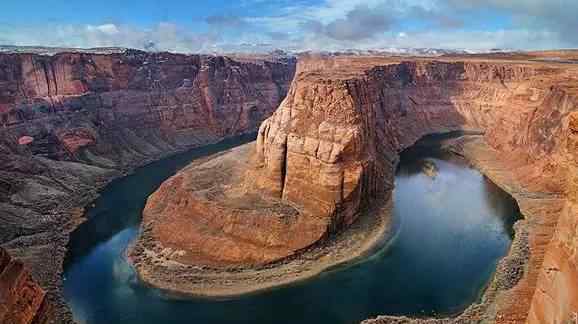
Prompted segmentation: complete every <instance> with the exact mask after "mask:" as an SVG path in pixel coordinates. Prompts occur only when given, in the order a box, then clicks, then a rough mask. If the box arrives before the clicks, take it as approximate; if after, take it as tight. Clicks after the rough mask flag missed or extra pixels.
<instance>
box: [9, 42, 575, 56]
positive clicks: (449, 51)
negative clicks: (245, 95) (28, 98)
mask: <svg viewBox="0 0 578 324" xmlns="http://www.w3.org/2000/svg"><path fill="white" fill-rule="evenodd" d="M10 48H14V49H15V51H18V50H21V51H22V52H25V53H26V50H30V52H31V53H33V52H34V51H33V50H35V49H36V50H54V51H53V54H54V53H63V52H66V51H67V50H72V51H95V52H96V51H105V50H110V51H114V50H117V51H119V52H121V51H122V50H135V51H142V52H149V53H171V54H191V55H194V54H272V53H275V52H282V53H285V54H287V55H298V54H305V53H314V54H325V53H327V54H331V53H348V52H352V53H353V52H359V53H363V52H366V53H371V52H377V53H383V54H400V55H401V54H406V55H414V54H419V53H416V51H420V50H422V51H427V50H430V51H444V52H447V53H442V54H464V55H465V54H472V55H475V54H491V53H531V52H556V51H578V47H576V48H570V47H567V48H547V49H508V48H492V49H487V50H468V49H465V48H431V47H383V48H368V49H356V48H343V49H340V50H333V51H328V50H307V49H303V50H293V51H292V50H287V49H283V48H272V49H268V50H263V51H259V50H254V51H242V50H239V51H218V50H215V51H212V52H200V51H197V52H194V51H191V52H180V51H171V50H152V49H142V48H134V47H124V46H99V47H67V46H46V45H12V44H0V53H3V52H10V51H8V49H10ZM395 50H398V51H395ZM401 50H407V52H399V51H401ZM412 51H413V52H412Z"/></svg>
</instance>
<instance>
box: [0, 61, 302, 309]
mask: <svg viewBox="0 0 578 324" xmlns="http://www.w3.org/2000/svg"><path fill="white" fill-rule="evenodd" d="M294 71H295V61H294V59H293V58H284V57H267V58H259V59H257V58H245V59H241V58H238V59H231V58H227V57H219V56H201V55H180V54H169V53H146V52H140V51H134V50H127V51H125V52H119V53H111V54H90V53H62V54H56V55H54V56H41V55H34V54H1V55H0V209H1V210H2V211H3V212H2V213H0V223H1V224H2V226H1V229H0V244H2V245H4V246H6V247H8V248H9V249H10V250H11V251H15V253H16V254H15V256H16V257H18V259H20V260H23V261H24V262H25V263H26V264H27V265H29V266H30V269H31V271H32V272H33V273H34V275H35V277H36V278H38V279H39V281H40V284H41V286H42V287H44V288H47V290H48V291H49V297H50V298H53V297H54V296H56V295H55V294H52V293H53V292H56V291H57V290H58V289H59V287H60V278H59V273H60V271H61V267H62V266H61V262H62V259H63V257H64V254H65V251H66V250H65V245H66V243H67V241H68V239H67V235H68V234H67V233H68V231H69V230H72V229H73V228H74V227H75V226H76V224H78V222H79V221H80V218H81V216H82V210H81V208H82V207H84V206H85V205H87V204H88V203H89V202H90V201H91V200H92V199H94V198H95V197H96V194H97V190H98V189H99V188H100V187H101V186H102V185H103V184H104V183H105V182H107V181H109V180H110V179H112V178H113V177H117V176H120V175H122V173H124V172H125V171H127V170H130V169H131V168H134V167H136V166H139V165H142V164H144V163H147V162H149V161H152V160H156V159H158V158H160V157H163V156H166V155H168V154H170V153H174V152H177V151H180V150H183V149H186V148H190V147H194V146H199V145H204V144H209V143H212V142H216V141H218V140H220V139H223V138H225V137H228V136H234V135H237V134H241V133H246V132H253V131H256V130H257V128H258V126H259V125H260V123H261V122H262V121H263V120H264V119H265V118H267V117H268V116H270V114H271V113H272V112H273V111H274V110H275V108H276V107H277V105H278V104H279V102H280V101H281V100H282V99H283V98H284V96H285V94H286V92H287V89H288V87H289V83H290V81H291V79H292V78H293V74H294ZM62 309H63V308H59V310H62Z"/></svg>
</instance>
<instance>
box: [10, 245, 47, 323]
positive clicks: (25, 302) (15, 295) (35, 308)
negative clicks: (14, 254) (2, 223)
mask: <svg viewBox="0 0 578 324" xmlns="http://www.w3.org/2000/svg"><path fill="white" fill-rule="evenodd" d="M0 300H1V301H2V303H0V323H5V324H44V323H49V319H50V317H51V313H50V307H49V304H48V301H47V298H46V293H45V292H44V290H42V288H40V286H38V284H37V283H36V282H34V280H33V279H32V277H31V275H30V273H29V272H28V270H27V269H26V268H25V267H24V265H23V264H22V262H19V261H16V260H14V259H12V258H11V257H10V256H9V255H8V253H7V252H6V250H4V249H2V248H0Z"/></svg>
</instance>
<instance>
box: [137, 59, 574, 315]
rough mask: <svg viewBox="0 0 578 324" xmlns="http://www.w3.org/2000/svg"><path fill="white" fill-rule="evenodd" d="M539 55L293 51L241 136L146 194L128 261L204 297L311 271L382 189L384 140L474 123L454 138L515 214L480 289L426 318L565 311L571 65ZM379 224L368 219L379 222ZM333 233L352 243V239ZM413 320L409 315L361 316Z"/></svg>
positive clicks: (389, 155)
mask: <svg viewBox="0 0 578 324" xmlns="http://www.w3.org/2000/svg"><path fill="white" fill-rule="evenodd" d="M566 54H572V53H566ZM541 55H542V56H541ZM548 55H549V54H548V53H535V54H527V55H516V54H511V55H504V54H499V55H486V56H484V55H478V56H475V55H474V56H463V57H441V58H436V59H431V58H414V59H412V60H407V59H404V58H384V57H340V56H330V57H316V56H310V57H300V59H299V63H298V67H297V72H296V76H295V79H294V80H293V83H292V85H291V88H290V90H289V93H288V95H287V97H286V98H285V100H284V101H283V103H282V104H281V106H280V107H279V109H277V111H276V112H275V113H274V114H273V115H272V116H271V117H270V118H268V119H267V120H266V121H265V122H264V123H263V124H262V125H261V128H260V130H259V133H258V138H257V142H256V143H255V144H253V145H252V146H246V147H242V148H239V149H234V150H232V151H230V152H227V153H224V154H219V155H218V156H217V157H214V158H212V159H211V158H209V159H204V160H203V161H201V162H194V163H193V164H192V165H190V166H189V167H188V168H186V169H185V170H183V171H182V172H180V173H179V174H177V175H176V176H174V177H172V178H170V179H169V180H168V181H167V182H165V183H164V184H163V185H162V186H161V188H160V189H159V190H158V191H157V192H156V193H155V194H153V195H152V196H151V197H150V198H149V201H148V203H147V206H146V208H145V211H144V220H143V230H142V233H141V236H140V239H139V241H138V242H137V245H136V248H135V249H133V250H132V252H131V254H132V257H133V259H134V260H133V261H134V263H135V266H136V270H137V272H138V273H139V275H140V277H141V279H143V280H144V281H145V282H147V283H149V284H150V285H152V286H155V287H160V288H163V289H166V290H168V291H172V292H176V293H184V294H187V293H191V294H198V293H199V291H201V294H203V295H217V296H220V295H229V294H231V295H235V294H238V293H243V292H247V291H252V290H257V289H263V288H266V287H270V286H274V285H278V284H279V283H284V282H286V279H287V277H290V278H291V280H296V279H303V278H307V277H309V276H312V275H315V274H317V273H319V272H320V271H321V270H320V269H319V268H317V267H315V266H312V265H311V264H312V263H313V264H315V263H316V262H318V260H315V258H313V260H312V258H311V257H309V256H307V254H308V253H309V252H310V250H316V249H317V248H318V246H319V245H324V244H325V245H329V246H331V241H332V237H333V236H334V235H338V234H339V233H343V232H346V231H347V229H348V228H349V227H350V226H351V225H352V224H354V223H355V222H356V221H361V218H363V216H364V214H369V215H373V216H365V217H377V216H375V215H376V214H375V213H371V212H370V209H371V208H372V207H373V208H375V207H376V206H381V205H384V203H383V202H387V201H388V199H387V197H388V194H390V192H391V190H392V189H393V183H392V179H393V174H394V170H395V166H396V165H397V163H398V154H399V152H401V151H402V150H403V149H405V148H407V147H409V146H411V145H412V144H413V143H414V142H415V141H417V140H418V139H419V138H421V137H422V136H424V135H426V134H430V133H440V132H447V131H452V130H462V131H469V132H473V133H483V136H479V135H478V136H465V137H464V138H463V139H462V140H461V141H457V142H456V143H454V144H453V145H454V147H453V150H454V151H455V152H457V153H459V154H461V155H463V156H465V157H466V158H467V159H468V160H469V161H470V162H471V163H472V164H473V165H475V166H476V167H477V168H478V169H480V170H481V171H482V172H483V173H484V174H485V175H486V176H488V177H489V178H490V179H492V180H493V181H494V182H495V183H496V184H498V185H499V186H500V187H502V188H503V189H505V190H506V191H507V192H509V193H510V194H511V195H512V196H513V197H514V198H515V199H516V200H517V201H518V204H519V205H520V209H521V211H522V214H523V215H524V220H522V221H520V222H519V223H518V224H517V225H516V230H517V232H516V233H517V235H516V239H515V241H514V243H513V246H512V248H511V251H510V254H509V255H508V256H506V258H504V259H503V260H502V262H501V263H500V265H499V266H498V270H497V272H496V274H495V276H494V279H493V281H492V282H491V284H490V286H489V287H488V289H487V290H486V293H485V294H484V296H483V298H482V301H481V302H480V303H479V304H476V305H472V306H471V307H470V308H468V309H467V310H466V311H465V312H464V313H463V314H462V315H461V316H458V317H456V318H453V319H439V320H434V319H432V320H426V322H427V321H431V322H458V323H459V322H472V321H474V322H475V321H491V322H497V323H522V322H525V321H528V322H530V323H563V322H565V321H566V322H568V321H571V320H573V316H574V314H575V312H576V309H577V308H576V301H577V300H576V298H575V296H574V294H575V293H576V292H575V291H574V288H573V287H575V286H576V285H575V280H576V276H575V274H576V272H575V269H576V253H575V231H576V216H575V215H576V214H574V213H573V212H572V210H573V208H574V207H573V200H574V199H573V198H572V195H573V192H574V191H573V190H574V189H573V186H575V183H574V182H575V179H574V176H573V174H574V173H575V171H576V170H575V168H574V165H575V162H574V157H573V155H574V150H575V143H574V136H575V130H574V128H573V127H574V126H573V125H574V123H575V116H576V94H577V92H576V89H577V88H576V84H577V83H576V82H577V78H578V69H577V67H576V66H575V65H573V64H567V62H562V61H560V62H556V59H555V60H546V59H544V56H545V57H548ZM209 179H211V181H209ZM385 205H387V203H385ZM384 208H385V209H387V207H386V206H385V207H384ZM378 223H379V225H380V226H382V227H383V228H382V230H381V231H376V232H373V233H372V234H378V235H384V233H388V232H389V228H388V226H389V224H388V223H387V221H382V222H378ZM182 228H186V230H185V231H180V232H179V229H182ZM370 237H371V235H367V237H366V238H365V239H366V240H367V241H366V242H367V243H368V244H366V245H362V246H363V247H364V248H367V247H369V246H371V244H370ZM335 248H336V249H337V246H335ZM340 248H345V249H346V251H352V253H350V254H351V257H355V256H358V255H359V254H360V251H359V249H362V247H361V246H359V245H356V246H354V247H353V248H352V250H347V249H348V248H350V247H348V246H346V247H343V246H340ZM346 254H347V253H346ZM322 255H323V254H322ZM323 256H324V257H325V256H326V255H323ZM324 257H319V259H324ZM296 260H297V261H296ZM347 260H350V259H348V258H341V259H339V258H336V259H332V260H331V261H330V262H326V263H325V264H323V265H322V266H321V268H329V267H331V266H333V265H335V264H336V263H340V262H345V261H347ZM324 262H325V261H324ZM322 263H323V262H322ZM197 266H200V268H201V270H200V271H199V270H198V269H194V268H196V267H197ZM272 268H273V269H275V268H278V269H279V271H277V272H275V270H272ZM271 272H273V274H271ZM207 273H209V275H207ZM223 277H224V278H226V280H219V279H218V278H223ZM251 277H257V278H259V279H257V280H255V281H256V283H255V282H253V281H252V280H253V279H251ZM216 278H217V279H216ZM289 281H290V280H289ZM245 282H251V285H250V286H251V287H246V284H244V283H245ZM267 282H269V283H267ZM238 286H240V287H241V288H239V287H238ZM207 287H209V288H207ZM413 321H416V322H420V321H421V320H412V319H400V318H389V317H379V318H378V319H375V320H368V321H367V323H389V322H413Z"/></svg>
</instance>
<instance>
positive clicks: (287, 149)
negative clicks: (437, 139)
mask: <svg viewBox="0 0 578 324" xmlns="http://www.w3.org/2000/svg"><path fill="white" fill-rule="evenodd" d="M311 60H312V59H310V60H304V61H303V62H300V64H299V65H300V69H299V72H298V74H297V77H296V80H295V81H294V83H293V86H292V88H291V90H290V91H289V95H288V97H287V98H286V99H285V101H284V102H283V104H282V105H281V107H280V108H279V109H278V111H277V112H275V114H274V115H273V116H272V117H271V118H269V119H268V120H267V121H265V122H264V123H263V125H262V126H261V128H260V131H259V137H258V140H257V145H258V147H257V161H258V163H259V165H258V168H261V169H263V170H262V172H258V174H260V175H262V176H261V177H260V178H259V179H258V181H257V186H258V187H259V188H260V189H261V190H262V191H264V192H265V193H267V194H270V195H273V196H275V197H279V198H281V199H283V200H287V201H290V202H292V203H295V204H298V205H300V206H304V208H305V209H306V210H310V211H311V213H312V214H315V215H325V217H327V218H328V224H329V226H328V229H329V230H334V229H337V228H340V227H342V226H347V225H349V224H351V223H352V222H353V221H354V220H355V218H356V215H357V213H358V212H359V210H360V207H361V206H362V205H363V204H364V203H367V202H368V201H369V200H371V199H372V198H374V197H381V196H382V193H383V192H386V191H387V189H390V188H391V187H390V188H385V187H383V185H382V183H384V181H385V182H388V183H391V179H392V175H391V173H392V170H393V166H394V164H395V163H396V160H397V153H398V152H400V151H401V150H402V149H404V148H406V147H407V146H408V145H410V144H411V143H413V142H414V141H415V140H417V139H418V138H419V137H421V136H423V135H425V134H428V133H431V132H439V131H444V130H451V129H462V128H465V129H477V130H487V138H488V141H489V142H490V143H492V145H493V146H496V147H500V149H503V150H516V151H519V152H523V153H524V156H540V157H543V156H546V155H548V153H549V152H550V151H552V150H553V147H554V146H556V145H557V143H555V142H554V141H555V140H556V133H559V132H560V130H558V129H556V127H555V126H554V125H557V122H560V121H556V120H551V121H550V123H551V125H552V127H550V128H551V131H552V133H553V134H543V133H541V132H540V131H537V132H534V133H532V131H534V129H533V127H534V126H532V127H525V126H524V125H526V123H528V119H531V118H533V117H532V116H530V115H531V112H532V111H538V110H539V109H543V110H544V109H549V107H548V106H547V103H546V100H552V98H551V97H553V96H556V95H557V94H556V93H555V90H549V89H548V88H547V86H546V85H541V86H540V88H534V87H535V86H538V82H539V81H537V80H534V78H533V77H534V76H536V75H541V76H543V77H546V78H547V77H548V75H549V74H552V73H554V72H552V71H548V70H546V69H542V70H540V69H536V68H534V67H531V66H524V65H516V64H514V65H512V64H503V63H499V62H497V63H493V62H492V63H488V62H465V63H464V62H441V61H440V62H431V61H429V62H428V61H418V62H365V64H368V66H365V67H363V66H362V67H360V68H359V67H358V68H355V69H353V70H352V69H351V68H349V66H356V65H359V64H364V62H363V61H355V59H353V60H354V61H353V62H350V61H347V60H346V59H339V58H338V59H333V62H332V63H331V64H329V63H327V62H325V61H326V60H327V59H326V60H324V61H322V63H320V64H319V65H317V64H316V63H315V62H311ZM328 64H329V65H330V66H331V67H332V69H333V70H331V72H327V73H325V72H321V70H318V69H316V68H315V67H318V66H324V65H328ZM371 64H377V65H379V64H384V65H382V66H373V67H372V66H371ZM521 103H523V105H524V106H523V107H520V108H518V107H516V106H519V105H520V104H521ZM513 107H516V108H513ZM558 114H562V113H558ZM552 117H553V119H556V118H558V119H560V116H552ZM540 122H545V121H544V120H541V121H540ZM549 126H550V125H549ZM524 127H525V128H524ZM512 128H513V129H516V130H518V129H520V130H522V131H523V133H519V132H518V131H512ZM536 128H537V129H541V128H542V125H536ZM543 137H548V138H543ZM547 141H550V142H548V143H546V142H547ZM524 143H540V145H529V144H528V145H525V144H524ZM528 151H530V152H528ZM546 181H547V180H546ZM542 182H544V181H542Z"/></svg>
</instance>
